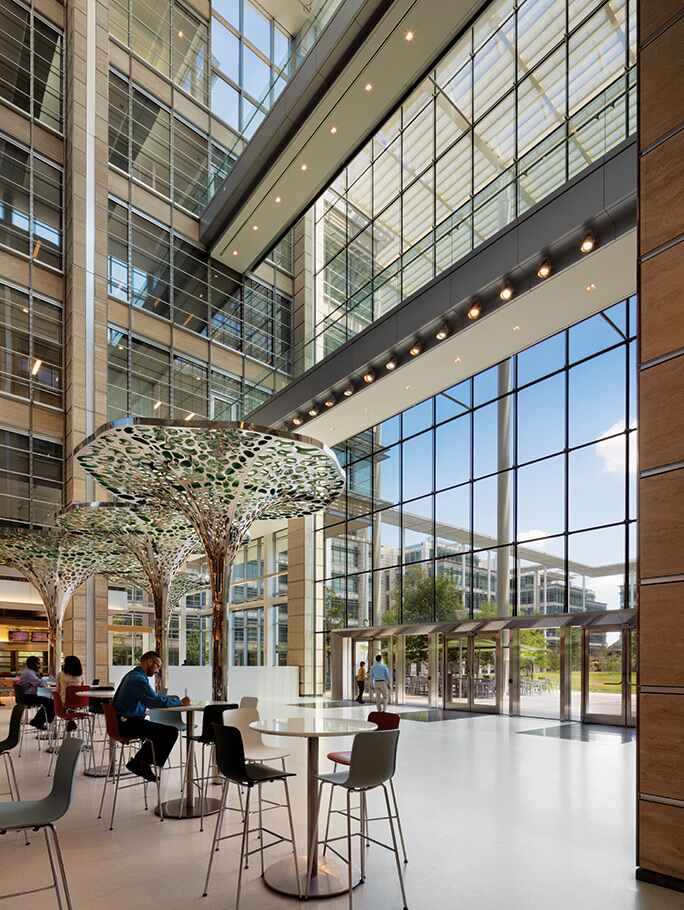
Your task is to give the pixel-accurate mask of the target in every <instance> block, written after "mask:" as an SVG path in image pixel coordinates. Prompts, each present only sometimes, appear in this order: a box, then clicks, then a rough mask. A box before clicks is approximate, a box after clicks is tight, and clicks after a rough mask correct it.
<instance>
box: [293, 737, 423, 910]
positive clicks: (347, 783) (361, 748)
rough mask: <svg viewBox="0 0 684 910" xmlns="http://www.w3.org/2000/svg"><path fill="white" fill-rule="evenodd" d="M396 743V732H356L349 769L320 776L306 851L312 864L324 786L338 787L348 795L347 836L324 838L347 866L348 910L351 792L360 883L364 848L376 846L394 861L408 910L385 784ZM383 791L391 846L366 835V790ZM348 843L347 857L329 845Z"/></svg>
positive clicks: (393, 766) (391, 770)
mask: <svg viewBox="0 0 684 910" xmlns="http://www.w3.org/2000/svg"><path fill="white" fill-rule="evenodd" d="M398 743H399V730H376V731H373V732H369V733H357V734H356V736H355V737H354V743H353V746H352V752H351V762H350V764H349V768H348V769H347V770H344V771H337V772H334V773H333V774H319V775H318V780H319V781H320V784H319V787H318V800H317V803H316V826H315V828H314V832H313V841H312V843H311V845H310V849H309V857H310V858H311V859H310V863H311V862H312V861H313V855H314V850H313V846H314V843H315V841H316V840H317V839H318V813H319V811H320V807H321V798H322V796H323V786H324V785H325V784H329V785H330V786H331V787H333V788H334V787H341V788H342V789H343V790H346V792H347V811H346V812H345V813H344V814H345V815H346V816H347V833H346V835H341V836H340V837H333V838H328V837H326V845H327V847H328V848H329V849H330V850H332V852H333V853H335V854H336V855H337V856H338V857H339V858H340V859H341V860H343V861H344V862H345V863H347V870H348V876H349V910H352V907H353V894H352V891H353V883H352V878H353V855H352V818H353V817H354V816H353V815H352V804H351V796H352V793H358V794H359V797H360V810H361V812H360V816H359V819H358V820H359V830H358V831H356V832H354V835H353V836H354V837H358V838H359V848H360V849H359V862H360V866H361V881H365V878H366V847H367V845H368V844H369V843H373V844H377V845H378V846H379V847H384V848H385V849H386V850H390V851H391V852H392V853H394V859H395V862H396V866H397V875H398V876H399V886H400V888H401V896H402V899H403V908H404V910H408V908H407V904H406V891H405V890H404V878H403V876H402V874H401V860H400V858H399V848H398V845H397V836H396V832H395V830H394V821H395V819H394V814H393V812H392V808H391V805H390V798H389V793H388V790H387V786H386V785H387V784H388V783H389V781H391V780H392V778H393V777H394V772H395V769H396V763H397V745H398ZM379 788H382V792H383V794H384V797H385V805H386V807H387V816H386V818H387V821H388V823H389V829H390V834H391V836H392V845H391V846H390V845H389V844H385V843H383V842H382V841H379V840H375V838H373V837H370V835H369V833H368V804H367V795H368V793H369V791H371V790H376V789H379ZM344 839H346V841H347V855H346V856H344V855H343V854H342V853H339V852H338V851H337V850H336V849H335V848H334V847H332V846H331V844H333V843H335V842H336V841H340V840H344ZM312 871H313V870H312V868H311V864H310V865H309V868H308V870H307V876H306V892H307V897H308V894H309V884H310V882H311V873H312Z"/></svg>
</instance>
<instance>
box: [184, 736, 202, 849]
mask: <svg viewBox="0 0 684 910" xmlns="http://www.w3.org/2000/svg"><path fill="white" fill-rule="evenodd" d="M181 751H182V749H181ZM200 831H204V743H202V776H201V777H200Z"/></svg>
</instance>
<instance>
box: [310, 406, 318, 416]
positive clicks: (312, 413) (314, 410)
mask: <svg viewBox="0 0 684 910" xmlns="http://www.w3.org/2000/svg"><path fill="white" fill-rule="evenodd" d="M309 417H318V408H309Z"/></svg>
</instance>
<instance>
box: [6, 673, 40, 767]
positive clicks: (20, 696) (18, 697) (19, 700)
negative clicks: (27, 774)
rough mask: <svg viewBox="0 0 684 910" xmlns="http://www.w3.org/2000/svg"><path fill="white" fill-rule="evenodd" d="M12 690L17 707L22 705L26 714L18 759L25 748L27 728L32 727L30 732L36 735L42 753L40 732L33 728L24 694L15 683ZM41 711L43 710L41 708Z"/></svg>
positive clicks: (22, 717) (22, 725)
mask: <svg viewBox="0 0 684 910" xmlns="http://www.w3.org/2000/svg"><path fill="white" fill-rule="evenodd" d="M12 689H13V691H14V701H15V702H16V704H17V705H21V707H22V708H23V709H24V713H23V714H22V716H21V729H20V734H19V751H18V752H17V757H18V758H21V750H22V749H23V748H24V733H25V732H26V728H27V727H31V730H30V732H32V733H35V734H36V743H37V744H38V751H40V735H39V734H40V730H37V729H36V728H35V727H32V726H31V719H30V718H29V706H28V705H27V704H26V703H25V702H24V693H23V691H22V689H21V686H19V685H18V684H17V683H13V685H12ZM39 710H42V709H41V708H39Z"/></svg>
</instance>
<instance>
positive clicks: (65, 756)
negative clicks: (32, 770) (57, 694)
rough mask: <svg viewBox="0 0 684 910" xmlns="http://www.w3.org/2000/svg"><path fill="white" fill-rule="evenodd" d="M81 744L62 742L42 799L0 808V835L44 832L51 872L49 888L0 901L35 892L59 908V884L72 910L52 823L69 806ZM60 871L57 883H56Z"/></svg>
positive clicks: (33, 889)
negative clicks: (53, 897)
mask: <svg viewBox="0 0 684 910" xmlns="http://www.w3.org/2000/svg"><path fill="white" fill-rule="evenodd" d="M82 745H83V743H82V742H81V740H80V739H75V738H70V739H67V740H65V741H64V743H63V745H62V748H61V749H60V751H59V756H58V758H57V767H56V769H55V777H54V780H53V782H52V790H51V792H50V794H49V795H48V796H46V797H45V798H44V799H30V800H23V801H22V802H13V803H2V804H0V834H5V833H6V832H7V831H23V832H24V834H26V832H27V830H28V829H29V828H32V829H33V830H34V831H38V830H39V829H41V828H42V829H43V831H44V832H45V843H46V845H47V851H48V858H49V860H50V869H51V870H52V884H51V885H45V886H44V887H42V888H31V889H30V890H28V891H19V892H15V893H14V894H0V899H4V898H7V897H21V896H22V895H24V894H35V893H36V892H37V891H52V890H53V889H54V891H55V893H56V894H57V903H58V905H59V907H60V908H61V907H62V896H61V894H60V883H61V886H62V892H63V894H64V898H65V900H66V906H67V910H72V905H71V895H70V894H69V883H68V882H67V877H66V872H65V871H64V860H63V859H62V851H61V849H60V846H59V838H58V837H57V832H56V830H55V822H56V821H59V819H60V818H62V817H63V816H64V815H65V814H66V812H67V810H68V809H69V806H70V805H71V793H72V790H73V783H74V772H75V771H76V763H77V761H78V756H79V755H80V753H81V746H82ZM58 871H59V878H60V882H58V880H57V872H58Z"/></svg>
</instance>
